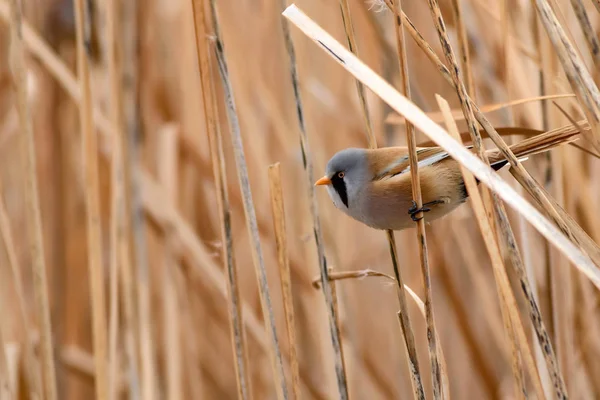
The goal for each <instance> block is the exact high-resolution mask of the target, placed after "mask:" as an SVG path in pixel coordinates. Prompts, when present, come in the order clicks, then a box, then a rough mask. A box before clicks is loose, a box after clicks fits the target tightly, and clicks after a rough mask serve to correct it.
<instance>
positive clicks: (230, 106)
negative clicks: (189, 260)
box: [210, 0, 288, 399]
mask: <svg viewBox="0 0 600 400" xmlns="http://www.w3.org/2000/svg"><path fill="white" fill-rule="evenodd" d="M210 8H211V18H212V23H213V29H214V32H215V36H216V39H215V40H216V57H217V61H218V64H219V72H220V75H221V79H222V81H223V89H224V92H225V103H226V106H227V116H228V119H229V125H230V129H229V130H230V134H231V141H232V142H233V150H234V155H235V162H236V166H237V175H238V180H239V185H240V189H241V191H242V197H243V199H242V200H243V205H244V214H245V216H246V225H247V229H248V236H250V238H251V242H252V245H251V247H252V260H253V264H254V268H255V271H256V278H257V280H258V284H259V292H260V302H261V306H262V311H263V315H264V318H265V323H266V325H267V333H268V335H269V339H270V340H271V348H270V355H271V367H272V368H273V376H274V378H275V380H276V381H275V389H276V391H277V398H278V399H287V398H288V391H287V385H286V382H285V373H284V369H283V360H282V356H281V349H280V347H279V341H278V339H277V328H276V327H275V316H274V315H273V307H272V305H271V295H270V294H269V285H268V282H267V272H266V269H265V265H264V261H263V255H262V250H261V245H260V237H259V233H258V226H257V222H256V213H255V210H254V203H253V202H252V192H251V190H250V181H249V178H248V169H247V165H246V156H245V154H244V147H243V143H242V136H241V132H240V126H239V120H238V116H237V110H236V107H235V100H234V98H233V89H232V87H231V82H230V80H229V71H228V68H227V61H226V59H225V50H224V46H223V42H222V38H221V31H220V29H219V22H218V18H217V10H216V5H215V0H211V1H210Z"/></svg>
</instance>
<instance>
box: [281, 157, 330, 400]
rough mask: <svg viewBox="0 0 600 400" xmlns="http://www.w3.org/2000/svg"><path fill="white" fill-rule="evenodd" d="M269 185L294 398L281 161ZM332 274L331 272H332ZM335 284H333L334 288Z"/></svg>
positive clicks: (294, 349) (297, 386) (294, 355)
mask: <svg viewBox="0 0 600 400" xmlns="http://www.w3.org/2000/svg"><path fill="white" fill-rule="evenodd" d="M269 187H270V193H271V210H272V213H273V229H274V231H275V246H276V248H277V261H278V263H279V275H280V279H281V293H282V296H283V311H284V313H285V323H286V330H287V334H288V342H289V346H290V367H291V370H292V388H293V392H294V398H295V399H297V400H299V399H300V398H301V397H300V369H299V366H298V354H297V352H298V350H297V344H296V322H295V317H294V303H293V298H292V280H291V274H290V262H289V257H288V249H287V234H286V222H285V212H284V206H283V188H282V186H281V171H280V167H279V163H276V164H272V165H269ZM330 276H331V274H330ZM333 288H334V286H333V285H332V289H333Z"/></svg>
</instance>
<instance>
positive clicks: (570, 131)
mask: <svg viewBox="0 0 600 400" xmlns="http://www.w3.org/2000/svg"><path fill="white" fill-rule="evenodd" d="M578 125H579V127H581V130H583V131H584V132H580V129H579V128H578V127H577V126H574V125H567V126H564V127H562V128H558V129H554V130H552V131H548V132H545V133H541V134H539V135H536V136H533V137H530V138H527V139H524V140H522V141H521V142H519V143H516V144H513V145H512V146H510V149H511V150H512V152H513V153H514V155H515V156H516V157H517V158H518V159H523V158H527V157H529V156H532V155H534V154H539V153H544V152H546V151H548V150H551V149H553V148H555V147H558V146H561V145H563V144H567V143H570V142H573V141H575V140H577V139H579V134H580V133H581V134H585V133H588V132H589V131H590V126H589V124H588V123H587V122H584V121H581V122H579V123H578ZM487 156H488V159H489V160H490V166H491V167H492V168H493V169H494V170H495V171H498V170H499V169H500V168H502V167H503V166H505V165H506V164H508V160H506V157H504V154H502V152H501V151H500V150H498V149H494V150H488V151H487Z"/></svg>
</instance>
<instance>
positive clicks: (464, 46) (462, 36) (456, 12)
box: [396, 0, 506, 99]
mask: <svg viewBox="0 0 600 400" xmlns="http://www.w3.org/2000/svg"><path fill="white" fill-rule="evenodd" d="M398 1H400V0H398ZM505 1H506V0H505ZM461 2H462V0H452V12H453V16H454V23H455V24H456V31H457V32H458V52H459V54H460V60H461V65H462V70H463V73H464V76H465V78H464V79H465V88H466V90H467V93H468V94H469V97H471V98H472V99H475V93H476V91H475V82H473V71H472V68H471V54H470V51H469V41H468V39H467V29H466V28H465V21H464V18H463V12H462V4H461ZM398 11H399V10H396V15H398Z"/></svg>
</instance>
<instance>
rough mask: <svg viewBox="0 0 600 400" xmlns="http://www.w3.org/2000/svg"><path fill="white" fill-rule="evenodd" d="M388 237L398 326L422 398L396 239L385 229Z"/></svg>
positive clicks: (423, 390)
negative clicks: (394, 284) (397, 305)
mask: <svg viewBox="0 0 600 400" xmlns="http://www.w3.org/2000/svg"><path fill="white" fill-rule="evenodd" d="M386 234H387V238H388V245H389V249H390V257H391V258H392V266H393V268H394V276H395V279H396V282H397V284H398V290H397V294H398V303H399V305H400V311H398V316H399V318H400V328H401V330H402V333H403V336H404V342H405V344H406V351H407V353H408V367H409V370H410V376H411V378H412V380H411V382H412V386H413V392H414V397H415V398H417V399H419V400H423V399H425V389H424V388H423V383H422V380H421V374H420V372H419V358H418V355H417V346H416V343H415V335H414V332H413V329H412V325H411V322H410V316H409V314H408V302H407V301H406V294H405V291H404V290H402V288H404V287H405V283H404V280H403V279H402V274H401V272H400V267H399V266H398V251H397V250H396V239H395V238H394V232H393V231H391V230H387V231H386Z"/></svg>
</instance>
